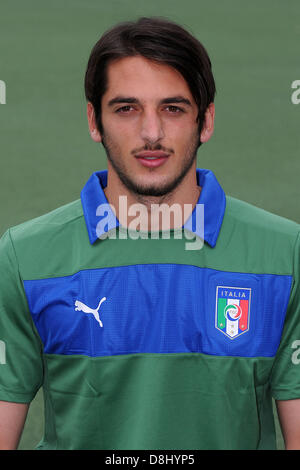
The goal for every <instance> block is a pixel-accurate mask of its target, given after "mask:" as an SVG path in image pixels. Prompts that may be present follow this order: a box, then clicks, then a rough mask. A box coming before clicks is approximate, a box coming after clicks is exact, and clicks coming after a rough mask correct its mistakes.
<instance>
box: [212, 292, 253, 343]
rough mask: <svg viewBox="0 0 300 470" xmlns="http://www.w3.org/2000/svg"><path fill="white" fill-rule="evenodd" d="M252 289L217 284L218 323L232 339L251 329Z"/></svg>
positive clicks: (219, 327) (218, 328) (218, 326)
mask: <svg viewBox="0 0 300 470" xmlns="http://www.w3.org/2000/svg"><path fill="white" fill-rule="evenodd" d="M250 304H251V289H250V288H246V287H227V286H217V292H216V317H215V318H216V323H215V326H216V328H217V330H220V331H221V332H222V333H224V335H226V336H228V337H229V338H230V339H234V338H237V337H238V336H240V335H242V334H243V333H245V332H246V331H248V330H249V324H250Z"/></svg>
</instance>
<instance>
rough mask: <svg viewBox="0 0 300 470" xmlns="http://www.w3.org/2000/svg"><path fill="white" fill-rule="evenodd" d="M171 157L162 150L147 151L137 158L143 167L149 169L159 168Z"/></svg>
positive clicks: (140, 153) (138, 154)
mask: <svg viewBox="0 0 300 470" xmlns="http://www.w3.org/2000/svg"><path fill="white" fill-rule="evenodd" d="M169 156H170V154H168V153H166V152H163V151H161V150H147V151H144V152H139V153H137V154H136V158H137V160H138V161H139V162H140V163H141V165H143V166H146V167H148V168H157V167H158V166H161V165H163V164H164V163H165V162H166V161H167V159H168V158H169Z"/></svg>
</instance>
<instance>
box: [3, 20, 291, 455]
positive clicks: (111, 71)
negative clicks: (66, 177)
mask: <svg viewBox="0 0 300 470" xmlns="http://www.w3.org/2000/svg"><path fill="white" fill-rule="evenodd" d="M85 90H86V97H87V101H88V104H87V114H88V123H89V129H90V134H91V137H92V139H93V140H94V141H95V142H97V143H100V142H101V143H102V144H103V145H104V147H105V150H106V153H107V158H108V170H107V171H100V172H97V173H95V174H93V175H92V176H91V178H90V179H89V181H88V182H87V184H86V186H85V187H84V188H83V190H82V193H81V199H80V200H77V201H75V202H74V203H71V204H69V205H67V206H64V207H62V208H59V209H57V210H56V211H53V212H51V213H50V214H47V215H45V216H42V217H39V218H37V219H35V220H33V221H29V222H27V223H25V224H22V225H20V226H17V227H14V228H12V229H10V230H8V231H7V232H6V233H5V234H4V236H3V237H2V240H1V266H0V269H1V288H0V296H1V298H0V309H1V310H0V339H1V350H0V351H1V364H0V372H1V374H0V399H1V400H2V402H1V404H0V447H1V448H2V449H14V448H16V447H17V445H18V440H19V437H20V434H21V432H22V428H23V424H24V421H25V418H26V413H27V409H28V406H29V403H30V402H31V400H32V399H33V398H34V396H35V394H36V392H37V390H38V389H39V388H40V387H41V386H43V390H44V397H45V421H46V426H45V436H44V439H43V441H42V443H41V444H40V445H39V448H41V449H106V450H107V449H115V450H116V449H273V448H275V447H276V440H275V429H274V419H273V412H272V397H274V398H275V399H276V400H277V406H278V411H279V416H280V421H281V425H282V430H283V435H284V439H285V443H286V448H288V449H300V400H299V398H300V373H299V372H300V369H299V368H300V365H299V362H300V353H299V346H300V306H299V299H300V288H299V240H298V235H299V229H300V227H299V225H297V224H296V223H294V222H291V221H288V220H285V219H282V218H280V217H277V216H274V215H272V214H269V213H267V212H265V211H262V210H260V209H257V208H254V207H252V206H250V205H248V204H246V203H243V202H241V201H238V200H236V199H234V198H231V197H229V196H228V197H226V196H225V194H224V192H223V190H222V188H221V186H220V185H219V183H218V182H217V180H216V178H215V176H214V175H213V174H212V172H210V171H208V170H198V169H197V168H196V154H197V150H198V148H199V146H200V145H201V144H203V143H205V142H207V141H208V140H209V139H210V137H211V136H212V133H213V129H214V104H213V102H214V94H215V84H214V78H213V75H212V71H211V65H210V60H209V58H208V55H207V53H206V51H205V49H204V48H203V46H202V45H201V44H200V43H199V42H198V41H197V40H196V39H195V38H194V37H192V36H191V35H190V34H189V33H188V32H187V31H185V30H184V29H182V28H181V27H180V26H178V25H176V24H174V23H172V22H169V21H166V20H162V19H147V18H142V19H140V20H139V21H137V22H129V23H123V24H121V25H117V26H116V27H115V28H113V29H112V30H110V31H108V32H107V33H106V34H105V35H104V36H103V37H102V38H101V39H100V40H99V41H98V43H97V44H96V45H95V47H94V48H93V50H92V53H91V56H90V59H89V62H88V67H87V71H86V78H85ZM162 206H163V207H164V209H165V210H166V208H170V207H172V208H173V209H174V210H173V211H172V212H171V215H172V217H170V218H169V219H168V221H166V219H164V217H156V216H157V215H159V213H160V208H161V207H162ZM203 206H204V219H203V220H202V219H201V217H200V219H199V218H197V217H196V215H197V214H198V212H197V209H198V207H203ZM103 208H104V209H103ZM137 212H139V214H140V217H139V218H138V223H137V222H136V221H137V218H136V215H137ZM199 213H201V211H200V212H199ZM160 214H163V211H162V212H161V213H160ZM178 214H180V215H181V216H182V217H181V218H180V217H179V218H178V217H177V215H178ZM169 215H170V213H169ZM134 224H136V225H138V227H137V228H138V230H134V229H133V227H135V225H134ZM127 228H128V230H127ZM166 233H167V234H168V236H167V237H166ZM187 233H189V234H190V235H192V236H194V241H193V243H196V246H194V247H192V249H190V248H191V247H190V246H189V249H187V246H186V241H187ZM201 235H202V238H203V239H204V244H203V243H202V245H197V242H199V240H201ZM202 241H203V240H202ZM199 247H200V248H201V249H195V248H199Z"/></svg>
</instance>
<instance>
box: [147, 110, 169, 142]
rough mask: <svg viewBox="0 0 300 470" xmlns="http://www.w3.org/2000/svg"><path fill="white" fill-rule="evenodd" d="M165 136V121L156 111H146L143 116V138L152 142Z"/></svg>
mask: <svg viewBox="0 0 300 470" xmlns="http://www.w3.org/2000/svg"><path fill="white" fill-rule="evenodd" d="M163 137H164V130H163V123H162V120H161V118H160V116H159V115H158V114H157V112H156V111H154V110H153V111H150V110H149V111H147V112H146V111H145V112H144V114H143V117H142V125H141V138H142V139H143V140H144V141H145V142H147V143H150V144H155V143H157V142H159V141H160V140H161V139H162V138H163Z"/></svg>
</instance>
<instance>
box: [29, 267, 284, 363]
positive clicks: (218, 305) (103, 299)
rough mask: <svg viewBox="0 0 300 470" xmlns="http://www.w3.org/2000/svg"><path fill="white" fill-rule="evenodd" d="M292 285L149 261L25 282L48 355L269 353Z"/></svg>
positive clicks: (278, 335)
mask: <svg viewBox="0 0 300 470" xmlns="http://www.w3.org/2000/svg"><path fill="white" fill-rule="evenodd" d="M291 283H292V277H291V276H280V275H270V274H245V273H229V272H223V271H217V270H213V269H208V268H199V267H196V266H188V265H177V264H146V265H132V266H121V267H113V268H101V269H93V270H84V271H80V272H78V273H76V274H74V275H72V276H66V277H58V278H51V279H40V280H27V281H24V287H25V291H26V295H27V299H28V304H29V309H30V311H31V315H32V318H33V321H34V324H35V326H36V328H37V331H38V333H39V335H40V337H41V339H42V342H43V344H44V352H45V353H48V354H71V355H73V354H80V355H87V356H111V355H116V354H134V353H186V352H195V353H197V352H198V353H204V354H210V355H224V356H247V357H258V356H269V357H272V356H274V355H275V354H276V350H277V348H278V345H279V342H280V338H281V334H282V328H283V323H284V319H285V313H286V309H287V305H288V300H289V295H290V289H291ZM244 299H246V301H247V302H246V303H245V304H246V305H247V308H246V310H247V311H246V315H247V319H246V321H247V324H246V327H244V329H241V328H242V327H238V326H237V321H238V320H239V319H240V317H241V313H239V312H241V310H239V307H237V305H238V304H241V305H242V302H241V300H244ZM223 303H224V305H225V304H226V308H225V307H224V306H223ZM220 311H221V316H222V318H223V319H224V321H221V320H222V319H221V320H220ZM226 322H227V323H226ZM226 324H227V326H226ZM230 328H231V329H230Z"/></svg>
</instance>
